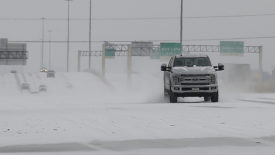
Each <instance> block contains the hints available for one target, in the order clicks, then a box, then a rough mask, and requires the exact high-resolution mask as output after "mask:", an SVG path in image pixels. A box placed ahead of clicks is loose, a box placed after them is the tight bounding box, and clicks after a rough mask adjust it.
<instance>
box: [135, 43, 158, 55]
mask: <svg viewBox="0 0 275 155" xmlns="http://www.w3.org/2000/svg"><path fill="white" fill-rule="evenodd" d="M152 49H153V42H143V41H135V42H132V56H150V53H151V52H152Z"/></svg>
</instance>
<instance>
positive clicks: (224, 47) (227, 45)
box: [220, 41, 244, 56]
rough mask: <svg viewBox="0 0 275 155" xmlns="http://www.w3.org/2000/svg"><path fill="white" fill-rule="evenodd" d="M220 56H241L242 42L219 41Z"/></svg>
mask: <svg viewBox="0 0 275 155" xmlns="http://www.w3.org/2000/svg"><path fill="white" fill-rule="evenodd" d="M220 53H221V55H228V56H243V55H244V42H242V41H221V42H220Z"/></svg>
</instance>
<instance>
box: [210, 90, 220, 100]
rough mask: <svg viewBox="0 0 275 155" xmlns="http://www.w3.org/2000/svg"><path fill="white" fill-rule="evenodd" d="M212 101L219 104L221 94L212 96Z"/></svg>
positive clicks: (217, 93)
mask: <svg viewBox="0 0 275 155" xmlns="http://www.w3.org/2000/svg"><path fill="white" fill-rule="evenodd" d="M211 101H212V102H219V92H216V93H214V94H213V95H212V96H211Z"/></svg>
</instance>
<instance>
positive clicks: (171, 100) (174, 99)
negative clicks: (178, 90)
mask: <svg viewBox="0 0 275 155" xmlns="http://www.w3.org/2000/svg"><path fill="white" fill-rule="evenodd" d="M169 99H170V103H177V102H178V98H177V97H176V96H175V95H174V94H173V93H170V96H169Z"/></svg>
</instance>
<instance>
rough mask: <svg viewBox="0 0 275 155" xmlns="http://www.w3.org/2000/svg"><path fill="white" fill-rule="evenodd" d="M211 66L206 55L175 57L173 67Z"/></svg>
mask: <svg viewBox="0 0 275 155" xmlns="http://www.w3.org/2000/svg"><path fill="white" fill-rule="evenodd" d="M193 66H211V62H210V60H209V58H208V57H188V58H175V61H174V67H193Z"/></svg>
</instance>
